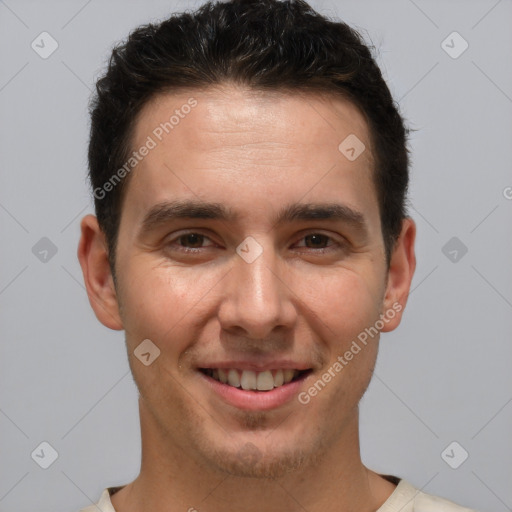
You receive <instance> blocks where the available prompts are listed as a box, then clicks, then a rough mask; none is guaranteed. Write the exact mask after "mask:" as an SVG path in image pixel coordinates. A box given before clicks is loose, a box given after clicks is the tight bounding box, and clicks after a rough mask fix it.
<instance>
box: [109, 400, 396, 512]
mask: <svg viewBox="0 0 512 512" xmlns="http://www.w3.org/2000/svg"><path fill="white" fill-rule="evenodd" d="M142 409H143V407H141V433H142V463H141V471H140V474H139V476H138V477H137V479H136V480H134V481H133V482H132V483H131V484H129V485H127V486H125V487H124V488H123V489H122V490H121V491H119V492H118V493H116V494H115V495H114V496H112V504H113V505H114V508H115V510H116V512H135V511H138V512H140V511H142V510H151V511H152V512H164V511H169V510H183V511H189V512H194V511H197V512H202V511H203V510H208V511H209V512H223V511H225V510H226V509H227V508H229V509H232V510H233V509H234V510H244V511H247V512H260V511H261V510H265V511H266V512H283V511H303V510H307V511H308V512H320V511H322V512H331V511H332V512H334V511H336V512H339V511H343V512H356V511H357V512H364V511H367V512H370V511H375V510H377V509H378V508H379V507H380V506H381V505H382V503H383V502H384V501H385V500H386V499H387V498H388V497H389V495H390V494H391V492H393V490H394V488H395V486H394V485H393V484H391V483H390V482H388V481H386V480H385V479H383V478H382V477H380V476H379V475H377V474H376V473H374V472H372V471H370V470H368V469H367V468H366V467H365V466H364V465H363V464H362V462H361V458H360V449H359V429H358V423H359V422H358V413H357V410H356V411H354V415H353V418H351V420H350V421H349V422H348V423H347V424H346V425H345V426H344V428H343V429H342V431H340V432H339V435H338V438H337V439H336V440H334V441H333V442H331V443H329V444H328V446H326V449H325V451H324V452H323V453H321V454H319V455H318V457H317V458H316V459H315V460H314V461H313V460H309V461H306V462H305V463H304V464H303V465H301V466H300V467H299V468H297V469H295V470H293V471H290V472H288V473H286V474H284V475H283V476H280V477H278V478H249V477H239V476H234V475H231V474H227V473H225V472H222V471H220V470H218V469H217V470H216V468H215V467H214V466H212V465H208V464H205V463H204V461H200V460H198V458H197V456H194V454H191V453H189V452H187V448H188V447H186V446H181V445H180V444H179V443H176V442H175V440H174V439H170V438H169V436H168V435H165V433H164V432H163V431H162V430H161V429H159V428H158V426H157V425H156V423H155V422H153V421H152V418H151V417H150V416H149V415H148V414H144V411H143V410H142ZM145 412H146V413H147V411H145Z"/></svg>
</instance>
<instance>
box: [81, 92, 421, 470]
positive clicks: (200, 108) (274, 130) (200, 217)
mask: <svg viewBox="0 0 512 512" xmlns="http://www.w3.org/2000/svg"><path fill="white" fill-rule="evenodd" d="M187 105H188V106H187ZM173 114H174V117H175V118H174V119H172V120H171V124H169V125H164V126H165V127H166V128H167V131H166V130H165V129H164V128H162V124H161V123H165V122H169V119H170V118H171V116H172V115H173ZM171 126H172V128H171ZM167 132H168V133H167ZM351 134H352V137H353V135H355V136H356V137H357V139H359V141H360V142H358V143H357V144H360V143H362V144H364V147H365V149H364V151H362V153H361V154H360V155H359V156H358V157H357V158H355V159H354V158H353V156H354V154H356V155H357V153H358V152H359V150H360V148H362V146H360V145H359V146H357V145H356V146H354V142H353V141H354V140H355V139H353V138H352V139H349V140H352V144H351V145H349V146H350V147H355V152H352V151H351V150H350V147H348V148H347V147H345V146H343V147H342V150H343V151H341V150H340V149H339V146H340V144H341V143H342V141H344V140H345V139H346V138H347V137H348V136H349V135H351ZM148 137H149V138H148ZM150 139H151V140H150ZM144 145H146V147H150V146H151V147H150V149H149V151H148V152H147V155H146V156H144V157H143V158H141V159H140V161H138V163H137V165H136V167H135V168H134V170H133V171H132V175H131V177H130V178H131V181H130V183H129V186H128V188H127V190H126V195H125V199H124V202H123V213H122V217H121V223H120V229H119V239H118V250H117V255H116V274H117V281H118V288H117V290H116V291H115V292H113V299H112V300H111V301H110V302H109V301H108V300H107V299H106V298H105V297H106V294H107V292H106V291H104V292H102V293H103V296H100V295H98V300H95V301H92V300H91V303H93V307H94V308H95V311H96V313H97V315H98V318H100V320H101V321H102V322H103V323H104V324H105V325H108V326H109V327H111V328H116V329H121V328H122V329H125V331H126V343H127V348H128V353H129V361H130V366H131V369H132V372H133V375H134V378H135V381H136V383H137V386H138V388H139V391H140V395H141V398H140V401H141V408H140V411H141V415H142V423H143V425H146V426H147V427H145V428H147V429H150V430H151V432H152V435H153V436H156V437H158V438H159V439H160V441H162V442H164V441H163V440H165V444H166V446H167V447H171V446H176V447H178V446H179V447H180V449H181V450H184V451H185V452H187V455H189V456H190V457H192V458H193V459H194V460H196V461H198V462H200V463H201V464H202V465H203V466H205V467H209V468H211V469H213V470H217V471H223V472H229V473H231V474H237V475H243V476H263V475H266V476H269V475H273V476H277V475H279V474H283V473H284V472H286V471H289V470H290V469H293V468H297V467H300V466H301V464H306V463H308V462H309V463H311V461H313V460H314V459H315V457H318V456H319V455H321V454H322V453H324V451H325V450H327V449H328V448H329V446H332V445H333V444H334V443H336V441H337V439H339V438H340V437H341V436H343V431H344V429H347V428H349V425H353V424H354V421H355V420H356V419H357V404H358V402H359V400H360V398H361V396H362V395H363V393H364V391H365V390H366V388H367V386H368V383H369V381H370V378H371V374H372V370H373V367H374V364H375V359H376V355H377V348H378V338H379V335H378V334H376V335H375V334H372V335H371V336H370V335H368V329H370V328H372V327H373V329H374V330H373V331H370V332H372V333H374V331H375V327H377V328H378V330H380V331H382V330H392V329H394V328H395V327H396V326H397V325H398V323H399V320H400V310H401V309H402V307H403V306H404V304H405V297H406V293H407V290H408V287H409V284H410V279H411V278H412V270H413V267H414V265H413V262H412V257H411V252H410V251H411V243H412V241H411V235H409V238H408V240H409V245H408V246H407V243H408V242H407V239H406V241H405V242H399V244H398V246H397V249H396V253H395V256H394V259H393V260H392V265H391V267H390V271H389V273H388V271H387V267H386V263H385V250H384V244H383V239H382V234H381V224H380V218H379V209H378V202H377V195H376V190H375V188H374V184H373V181H372V166H373V160H372V148H371V141H370V136H369V132H368V128H367V125H366V123H365V121H364V118H363V117H362V115H361V114H360V113H359V111H358V110H357V109H356V107H354V106H353V105H352V104H351V103H349V102H347V101H345V100H341V99H338V98H328V97H322V96H319V95H314V94H309V95H302V96H301V95H297V94H284V93H280V94H278V93H269V92H265V93H258V92H255V91H250V90H247V89H244V88H238V87H235V86H228V85H226V86H224V87H222V88H214V89H213V88H212V89H209V90H206V91H193V92H191V91H187V92H185V93H180V94H173V95H165V96H164V95H162V96H159V97H157V98H156V99H154V100H153V101H151V103H149V104H148V105H146V107H145V108H144V109H143V111H142V112H141V114H140V116H139V118H138V121H137V124H136V130H135V134H134V141H133V148H134V149H138V148H141V147H142V146H144ZM140 153H145V151H144V150H143V151H141V152H140ZM347 155H348V156H350V157H351V158H348V157H347ZM412 236H413V234H412ZM412 239H413V238H412ZM401 244H402V245H401ZM406 267H407V268H406ZM109 283H110V284H109V286H105V287H104V290H105V289H107V288H108V289H112V287H111V281H109ZM88 290H89V287H88ZM99 302H102V306H101V307H99V306H98V303H99ZM398 303H399V304H398ZM397 304H398V305H397ZM391 310H393V314H391V313H390V311H391ZM107 311H108V313H109V314H108V315H107V314H106V312H107ZM384 317H385V319H386V321H385V322H384V321H383V318H384ZM365 329H367V331H365ZM364 332H366V333H367V334H366V342H365V343H363V341H362V340H363V339H364V338H365V336H364V334H362V333H364ZM143 340H151V343H149V342H147V341H146V342H145V343H146V345H140V344H141V342H143ZM354 343H355V345H354ZM356 346H357V347H359V350H357V348H356ZM148 347H149V348H148ZM158 351H159V352H158ZM140 352H142V353H143V354H145V355H144V356H142V358H141V359H142V360H143V361H144V360H145V363H149V364H147V365H146V364H143V362H141V360H140V359H139V358H138V357H137V356H136V354H137V353H139V356H140ZM148 354H149V355H148ZM350 354H352V356H350ZM290 379H291V380H290ZM226 381H227V382H226ZM244 388H245V389H244ZM252 388H257V389H252ZM315 390H316V391H315ZM143 436H144V433H143ZM143 442H144V441H143ZM248 461H249V462H250V463H248Z"/></svg>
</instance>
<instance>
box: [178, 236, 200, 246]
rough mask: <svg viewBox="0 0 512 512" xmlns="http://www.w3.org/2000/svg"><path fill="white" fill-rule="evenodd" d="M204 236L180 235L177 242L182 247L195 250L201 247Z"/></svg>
mask: <svg viewBox="0 0 512 512" xmlns="http://www.w3.org/2000/svg"><path fill="white" fill-rule="evenodd" d="M204 239H205V236H204V235H200V234H199V233H187V234H186V235H181V236H180V237H179V238H178V240H179V242H180V244H182V245H183V246H187V247H190V248H192V249H197V248H200V247H202V245H203V242H204Z"/></svg>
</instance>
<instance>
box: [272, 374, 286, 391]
mask: <svg viewBox="0 0 512 512" xmlns="http://www.w3.org/2000/svg"><path fill="white" fill-rule="evenodd" d="M283 383H284V376H283V370H277V372H276V374H275V375H274V386H275V387H276V388H278V387H279V386H282V385H283Z"/></svg>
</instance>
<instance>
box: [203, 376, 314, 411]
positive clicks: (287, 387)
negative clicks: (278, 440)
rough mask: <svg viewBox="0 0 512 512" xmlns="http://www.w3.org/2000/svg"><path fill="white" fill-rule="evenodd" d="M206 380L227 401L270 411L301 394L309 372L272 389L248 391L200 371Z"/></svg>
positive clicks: (240, 405) (239, 405)
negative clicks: (300, 391)
mask: <svg viewBox="0 0 512 512" xmlns="http://www.w3.org/2000/svg"><path fill="white" fill-rule="evenodd" d="M198 373H199V374H200V375H201V377H203V379H204V380H205V381H206V383H207V384H208V386H210V388H211V389H212V390H213V391H214V392H215V393H217V394H218V395H219V396H220V397H221V398H222V399H224V401H225V402H227V403H228V404H230V405H232V406H234V407H237V408H238V409H245V410H247V411H269V410H271V409H275V408H277V407H280V406H282V405H284V404H286V403H287V402H290V401H291V400H292V399H293V398H294V397H296V396H297V395H298V394H299V390H300V388H301V387H302V385H303V382H304V380H305V379H306V378H307V376H308V375H309V373H307V374H304V375H303V376H302V377H301V378H300V379H298V380H295V381H293V382H289V383H288V384H283V385H282V386H279V387H277V388H274V389H273V390H271V391H246V390H244V389H240V388H235V387H233V386H229V385H228V384H223V383H222V382H219V381H218V380H215V379H214V378H212V377H209V376H208V375H205V374H204V373H202V372H201V371H199V372H198Z"/></svg>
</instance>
